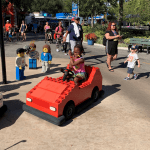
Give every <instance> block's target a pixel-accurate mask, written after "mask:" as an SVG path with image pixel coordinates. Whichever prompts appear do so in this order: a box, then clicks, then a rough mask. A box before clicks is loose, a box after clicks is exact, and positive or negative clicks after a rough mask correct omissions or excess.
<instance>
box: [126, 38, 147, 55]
mask: <svg viewBox="0 0 150 150" xmlns="http://www.w3.org/2000/svg"><path fill="white" fill-rule="evenodd" d="M134 44H135V45H137V46H138V53H139V52H142V51H143V50H144V48H145V47H146V48H147V54H148V53H149V51H150V39H139V38H130V43H129V45H128V51H130V49H131V46H132V45H134Z"/></svg>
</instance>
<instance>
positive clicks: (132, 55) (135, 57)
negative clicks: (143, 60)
mask: <svg viewBox="0 0 150 150" xmlns="http://www.w3.org/2000/svg"><path fill="white" fill-rule="evenodd" d="M137 49H138V46H137V45H133V46H132V47H131V53H130V54H129V55H128V58H127V60H126V61H125V62H124V63H126V62H128V65H127V67H128V71H127V73H128V75H127V77H126V78H124V80H130V74H133V77H134V79H135V80H136V79H137V77H138V75H137V74H134V72H133V70H134V67H135V63H136V61H137V62H138V68H139V67H140V60H139V57H138V55H137V53H136V52H137Z"/></svg>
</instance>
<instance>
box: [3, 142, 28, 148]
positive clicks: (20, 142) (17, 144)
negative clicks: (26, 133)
mask: <svg viewBox="0 0 150 150" xmlns="http://www.w3.org/2000/svg"><path fill="white" fill-rule="evenodd" d="M23 142H27V140H22V141H19V142H17V143H15V144H14V145H12V146H10V147H8V148H6V149H4V150H8V149H10V148H12V147H14V146H15V145H18V144H20V143H23Z"/></svg>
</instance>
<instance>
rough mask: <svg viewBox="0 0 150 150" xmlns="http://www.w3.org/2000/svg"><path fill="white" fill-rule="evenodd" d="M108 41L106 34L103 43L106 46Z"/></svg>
mask: <svg viewBox="0 0 150 150" xmlns="http://www.w3.org/2000/svg"><path fill="white" fill-rule="evenodd" d="M106 42H107V39H106V37H105V36H104V37H103V45H104V46H106Z"/></svg>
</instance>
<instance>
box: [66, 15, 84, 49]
mask: <svg viewBox="0 0 150 150" xmlns="http://www.w3.org/2000/svg"><path fill="white" fill-rule="evenodd" d="M79 21H80V18H79V17H75V18H74V22H73V23H72V24H71V25H70V26H69V28H68V29H67V31H66V34H65V37H64V42H65V41H66V37H67V35H68V33H69V34H70V45H71V50H72V52H74V47H75V45H76V44H79V45H82V41H83V30H82V26H81V25H80V24H79Z"/></svg>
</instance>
